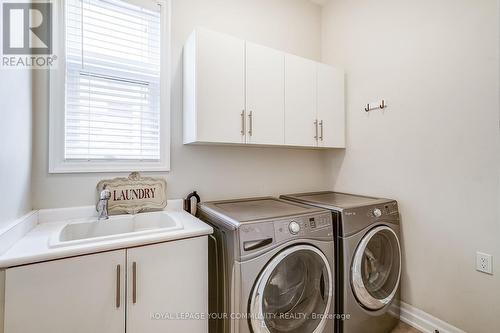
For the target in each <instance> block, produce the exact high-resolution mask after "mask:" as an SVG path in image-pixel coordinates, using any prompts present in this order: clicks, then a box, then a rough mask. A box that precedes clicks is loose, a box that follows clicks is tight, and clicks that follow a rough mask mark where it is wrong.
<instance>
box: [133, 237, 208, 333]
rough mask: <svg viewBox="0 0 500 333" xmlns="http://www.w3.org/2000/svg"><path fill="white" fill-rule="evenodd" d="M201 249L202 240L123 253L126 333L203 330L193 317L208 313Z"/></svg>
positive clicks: (205, 265) (203, 325)
mask: <svg viewBox="0 0 500 333" xmlns="http://www.w3.org/2000/svg"><path fill="white" fill-rule="evenodd" d="M207 246H208V241H207V239H206V237H205V238H193V239H187V240H182V241H177V242H171V243H161V244H156V245H151V246H143V247H137V248H133V249H129V250H127V270H128V273H127V276H129V277H132V278H129V279H128V281H127V295H129V297H127V333H145V332H158V333H160V332H161V333H165V332H200V333H201V332H207V331H208V326H207V325H208V324H207V321H206V320H199V319H197V318H196V317H195V316H197V315H205V314H206V313H208V300H207V299H208V259H207V258H208V252H207V251H208V249H207ZM134 267H135V274H134ZM134 276H135V278H134ZM134 285H135V286H134ZM134 288H135V298H134V296H133V295H134ZM130 296H132V297H130ZM134 299H135V300H134ZM184 314H188V315H189V316H193V317H191V318H190V317H189V316H188V318H182V317H181V315H184Z"/></svg>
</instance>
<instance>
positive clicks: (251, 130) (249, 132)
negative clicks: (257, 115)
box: [248, 111, 253, 136]
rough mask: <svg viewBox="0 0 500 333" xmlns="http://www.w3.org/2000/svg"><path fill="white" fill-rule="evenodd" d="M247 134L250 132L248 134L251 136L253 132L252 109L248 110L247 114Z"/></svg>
mask: <svg viewBox="0 0 500 333" xmlns="http://www.w3.org/2000/svg"><path fill="white" fill-rule="evenodd" d="M248 124H249V125H248V134H250V136H252V133H253V111H250V113H249V114H248Z"/></svg>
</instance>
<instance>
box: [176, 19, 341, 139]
mask: <svg viewBox="0 0 500 333" xmlns="http://www.w3.org/2000/svg"><path fill="white" fill-rule="evenodd" d="M344 117H345V111H344V74H343V72H342V71H340V70H337V69H335V68H332V67H330V66H327V65H324V64H321V63H318V62H315V61H312V60H309V59H304V58H300V57H297V56H294V55H291V54H287V53H284V52H281V51H277V50H273V49H271V48H268V47H265V46H261V45H257V44H254V43H250V42H246V41H244V40H240V39H237V38H234V37H231V36H227V35H224V34H219V33H215V32H211V31H208V30H205V29H200V28H198V29H196V30H195V31H194V32H193V33H192V34H191V36H190V37H189V39H188V41H187V42H186V45H185V47H184V143H185V144H190V143H212V144H252V145H270V146H292V147H311V148H315V147H319V148H344V147H345V140H344V135H345V123H344Z"/></svg>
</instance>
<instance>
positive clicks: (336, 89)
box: [317, 64, 345, 148]
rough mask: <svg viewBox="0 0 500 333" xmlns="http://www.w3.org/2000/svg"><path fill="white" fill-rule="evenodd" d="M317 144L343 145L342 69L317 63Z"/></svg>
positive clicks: (328, 145) (323, 145) (325, 145)
mask: <svg viewBox="0 0 500 333" xmlns="http://www.w3.org/2000/svg"><path fill="white" fill-rule="evenodd" d="M317 69H318V77H317V78H318V79H317V93H318V98H317V101H318V105H317V108H318V114H317V119H318V130H319V134H318V145H319V146H320V147H334V148H344V147H345V112H344V71H342V70H339V69H336V68H333V67H330V66H327V65H324V64H317Z"/></svg>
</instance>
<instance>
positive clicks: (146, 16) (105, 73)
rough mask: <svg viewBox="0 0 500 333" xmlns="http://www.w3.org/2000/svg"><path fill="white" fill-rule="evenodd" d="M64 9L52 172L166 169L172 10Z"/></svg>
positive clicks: (127, 6) (145, 5)
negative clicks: (167, 77) (168, 71)
mask: <svg viewBox="0 0 500 333" xmlns="http://www.w3.org/2000/svg"><path fill="white" fill-rule="evenodd" d="M63 3H64V5H63V6H64V8H60V10H61V12H62V13H64V15H63V17H64V23H63V24H64V29H63V32H62V33H61V34H60V38H63V41H64V42H63V43H61V44H62V45H63V46H61V47H60V48H59V50H62V51H63V54H64V62H63V63H64V65H63V66H61V64H60V68H58V69H57V70H56V71H54V72H56V73H51V119H52V118H55V119H54V121H51V144H50V150H51V158H50V171H51V172H55V173H57V172H91V171H94V172H100V171H111V172H112V171H165V170H168V167H169V152H168V150H169V140H168V136H169V132H170V131H169V128H168V126H169V119H168V118H169V112H168V108H169V102H168V90H169V88H168V86H167V84H166V83H167V82H168V80H166V75H167V73H166V68H168V67H167V65H168V61H167V59H166V58H167V57H166V54H167V52H168V49H167V48H166V47H165V41H166V40H168V35H167V33H166V32H167V29H166V26H167V24H166V19H167V17H166V13H167V12H168V11H167V10H166V8H165V7H166V4H163V3H162V4H159V3H158V2H156V1H155V2H153V1H152V0H128V1H124V0H66V1H63ZM61 81H62V82H63V83H62V82H61Z"/></svg>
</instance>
